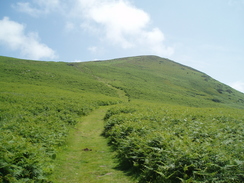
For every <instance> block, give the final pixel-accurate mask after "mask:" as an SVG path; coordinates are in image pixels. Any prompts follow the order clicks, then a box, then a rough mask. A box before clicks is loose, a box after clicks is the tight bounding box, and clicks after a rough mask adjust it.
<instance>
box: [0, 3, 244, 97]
mask: <svg viewBox="0 0 244 183" xmlns="http://www.w3.org/2000/svg"><path fill="white" fill-rule="evenodd" d="M243 34H244V0H199V1H196V0H153V1H149V0H28V1H27V0H0V55H3V56H10V57H17V58H26V59H33V60H43V61H47V60H52V61H67V62H70V61H92V60H106V59H113V58H120V57H127V56H137V55H157V56H160V57H165V58H169V59H172V60H174V61H176V62H179V63H181V64H184V65H187V66H190V67H193V68H196V69H198V70H200V71H202V72H205V73H206V74H208V75H210V76H211V77H213V78H215V79H217V80H218V81H220V82H223V83H225V84H228V85H230V86H232V87H234V88H236V89H238V90H240V91H242V92H244V35H243Z"/></svg>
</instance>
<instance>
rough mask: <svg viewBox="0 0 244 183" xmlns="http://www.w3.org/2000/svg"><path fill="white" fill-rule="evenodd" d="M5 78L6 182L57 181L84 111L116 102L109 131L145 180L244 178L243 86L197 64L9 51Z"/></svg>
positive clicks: (0, 67) (1, 108)
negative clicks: (61, 157) (68, 58)
mask: <svg viewBox="0 0 244 183" xmlns="http://www.w3.org/2000/svg"><path fill="white" fill-rule="evenodd" d="M0 78H1V81H0V86H1V87H0V134H1V136H0V142H1V143H0V150H1V151H0V156H1V157H3V158H2V159H1V160H0V182H1V181H2V182H18V181H19V182H21V181H22V182H28V181H37V182H38V181H42V182H48V179H47V178H46V177H47V175H49V174H51V173H52V171H53V164H54V163H55V161H56V160H55V159H56V156H57V154H59V152H60V151H62V147H64V145H65V144H66V139H67V136H69V132H70V131H72V130H71V129H74V127H75V126H76V124H77V123H79V122H80V120H81V117H83V116H86V115H89V114H90V112H91V111H93V110H95V109H97V108H99V107H101V106H111V107H112V106H113V105H115V106H117V107H115V108H111V109H109V110H108V111H107V113H106V116H105V118H104V119H105V121H106V125H105V128H104V135H105V136H106V137H107V138H108V139H109V142H110V143H111V144H113V145H114V146H115V147H116V148H115V149H117V150H118V158H119V159H120V161H121V164H122V165H123V163H125V162H126V164H127V165H129V167H127V169H130V168H131V167H132V169H136V172H139V174H140V175H139V177H141V181H142V182H146V181H149V182H155V181H156V180H162V177H163V178H164V179H165V181H166V182H167V181H168V182H170V181H169V180H171V181H172V182H177V181H179V180H188V181H192V180H199V181H202V180H209V181H210V182H211V181H214V180H218V181H221V180H222V179H223V178H224V179H225V178H227V177H228V179H229V180H242V179H243V172H242V170H243V166H244V163H243V162H244V159H243V155H242V153H241V152H242V149H243V148H242V147H243V146H242V145H241V144H242V139H243V133H242V132H243V131H242V130H243V119H244V117H243V109H244V94H243V93H241V92H238V91H236V90H234V89H232V88H231V87H229V86H227V85H224V84H222V83H220V82H218V81H216V80H215V79H213V78H211V77H210V76H208V75H206V74H204V73H202V72H200V71H197V70H195V69H193V68H190V67H187V66H184V65H181V64H178V63H176V62H174V61H171V60H168V59H164V58H160V57H156V56H138V57H128V58H120V59H114V60H107V61H94V62H81V63H70V62H69V63H66V62H40V61H32V60H23V59H16V58H10V57H2V56H0ZM108 108H109V107H108ZM108 108H106V109H108ZM209 126H211V128H208V127H209ZM170 130H171V131H170ZM132 132H133V133H132ZM165 135H166V136H165ZM165 139H166V141H165ZM219 139H224V141H223V142H221V141H220V140H219ZM165 142H167V143H165ZM133 143H134V145H133V147H137V148H135V149H134V150H135V151H130V150H133V148H131V144H133ZM137 143H138V144H139V145H138V144H137ZM211 144H214V146H218V148H214V147H212V146H211ZM122 145H127V146H125V147H122ZM173 146H177V147H179V148H178V149H177V148H175V149H174V148H173V149H167V148H171V147H173ZM189 148H190V149H189ZM152 149H153V150H152ZM142 151H143V152H144V153H142ZM162 152H167V153H168V154H167V157H168V158H169V159H170V161H169V162H161V159H163V157H162V156H163V154H162ZM169 152H171V153H169ZM126 153H129V154H126ZM137 153H138V154H137ZM152 153H153V154H152ZM202 153H204V154H202ZM133 154H134V155H133ZM152 157H155V158H158V159H157V161H156V159H155V158H152ZM177 158H179V159H177ZM202 158H203V159H204V161H202ZM149 160H150V161H153V162H152V163H149ZM171 160H172V161H171ZM164 163H165V166H162V164H164ZM167 163H169V164H168V165H167V166H166V164H167ZM150 164H151V165H152V166H154V167H151V166H149V165H150ZM183 164H186V166H183ZM176 165H177V166H176ZM176 167H177V168H176ZM226 167H227V168H226ZM88 172H89V171H88ZM162 172H164V173H162ZM176 172H177V173H176ZM133 175H134V174H133ZM135 175H136V174H135ZM195 178H196V179H195Z"/></svg>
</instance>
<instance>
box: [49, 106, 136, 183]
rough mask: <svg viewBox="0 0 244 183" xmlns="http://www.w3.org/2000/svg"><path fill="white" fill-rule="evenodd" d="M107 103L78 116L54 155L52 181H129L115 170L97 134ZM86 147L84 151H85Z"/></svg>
mask: <svg viewBox="0 0 244 183" xmlns="http://www.w3.org/2000/svg"><path fill="white" fill-rule="evenodd" d="M107 109H108V107H102V108H100V109H98V110H95V111H94V112H92V113H91V114H90V115H89V116H86V117H84V118H82V120H81V122H80V123H79V124H78V125H77V126H76V128H75V129H73V130H72V131H71V132H70V136H69V138H68V140H67V144H66V146H65V148H64V150H63V151H62V153H61V154H60V155H58V157H57V164H58V165H57V169H55V171H54V174H53V175H52V177H53V178H51V179H50V180H52V181H53V182H84V183H85V182H90V183H99V182H111V183H112V182H114V181H116V182H118V183H119V182H124V183H127V182H128V183H129V182H133V181H132V180H131V179H130V178H129V177H127V176H125V174H124V173H123V172H122V171H119V170H118V169H117V168H116V166H117V164H116V163H115V160H114V159H113V155H114V153H112V152H111V149H110V148H109V147H108V146H107V140H106V139H105V138H104V137H102V136H101V133H102V130H103V126H104V122H103V117H104V114H105V113H106V110H107ZM86 149H87V151H86Z"/></svg>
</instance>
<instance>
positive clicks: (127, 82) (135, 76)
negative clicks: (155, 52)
mask: <svg viewBox="0 0 244 183" xmlns="http://www.w3.org/2000/svg"><path fill="white" fill-rule="evenodd" d="M74 65H75V66H76V67H77V68H80V69H81V70H82V72H85V73H90V74H92V75H93V76H96V77H97V78H100V79H102V80H104V81H106V82H108V83H109V84H110V85H112V86H114V87H117V88H120V89H122V90H124V91H125V92H126V93H127V95H128V96H129V97H130V99H131V100H135V99H139V100H149V101H153V102H159V103H160V102H163V103H174V104H180V105H190V106H199V107H201V106H219V105H222V106H223V105H225V106H229V107H238V108H239V107H240V108H243V107H244V94H243V93H241V92H238V91H236V90H234V89H232V88H231V87H229V86H227V85H224V84H222V83H220V82H218V81H216V80H214V79H213V78H211V77H210V76H208V75H206V74H204V73H202V72H200V71H197V70H195V69H193V68H190V67H187V66H184V65H181V64H178V63H176V62H173V61H171V60H168V59H163V58H160V57H156V56H138V57H129V58H121V59H114V60H108V61H100V62H99V61H96V62H86V63H75V64H74Z"/></svg>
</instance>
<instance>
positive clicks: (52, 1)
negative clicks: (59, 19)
mask: <svg viewBox="0 0 244 183" xmlns="http://www.w3.org/2000/svg"><path fill="white" fill-rule="evenodd" d="M13 7H14V8H15V9H16V10H18V11H20V12H24V13H27V14H29V15H31V16H40V15H41V14H48V13H50V12H52V11H53V10H56V9H59V8H60V1H59V0H33V1H32V3H29V2H18V3H16V4H14V5H13Z"/></svg>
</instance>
